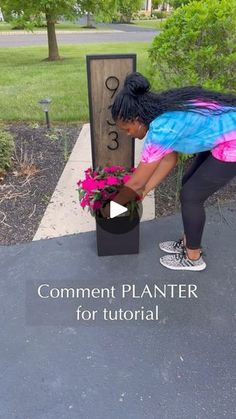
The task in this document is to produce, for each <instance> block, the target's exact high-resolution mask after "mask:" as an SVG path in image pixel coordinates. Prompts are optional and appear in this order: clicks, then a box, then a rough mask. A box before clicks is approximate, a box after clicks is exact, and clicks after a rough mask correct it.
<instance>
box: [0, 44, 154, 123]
mask: <svg viewBox="0 0 236 419" xmlns="http://www.w3.org/2000/svg"><path fill="white" fill-rule="evenodd" d="M148 47H149V43H147V42H137V43H131V44H129V43H115V44H86V45H73V46H71V45H61V46H60V54H61V56H62V57H64V59H63V60H62V61H56V62H47V61H43V59H44V58H46V57H47V47H46V46H45V47H37V46H34V47H20V48H1V49H0V62H1V72H0V109H1V112H0V119H1V120H2V121H42V120H43V118H44V115H43V112H42V110H41V109H40V107H39V105H38V101H39V100H40V99H42V98H44V97H50V98H51V99H52V104H51V107H50V117H51V119H52V121H64V122H66V121H67V122H69V121H81V122H82V121H88V118H89V117H88V100H87V95H88V93H87V75H86V59H85V57H86V54H116V53H136V54H137V63H138V71H140V72H141V73H143V74H147V67H148V66H147V63H148V57H147V48H148Z"/></svg>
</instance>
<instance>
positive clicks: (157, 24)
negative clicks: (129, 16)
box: [132, 19, 165, 29]
mask: <svg viewBox="0 0 236 419" xmlns="http://www.w3.org/2000/svg"><path fill="white" fill-rule="evenodd" d="M164 21H165V19H163V20H162V21H161V20H160V19H156V20H154V19H152V20H133V21H132V24H134V25H135V26H139V27H141V28H149V29H161V24H162V22H164Z"/></svg>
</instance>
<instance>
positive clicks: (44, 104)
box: [39, 98, 52, 129]
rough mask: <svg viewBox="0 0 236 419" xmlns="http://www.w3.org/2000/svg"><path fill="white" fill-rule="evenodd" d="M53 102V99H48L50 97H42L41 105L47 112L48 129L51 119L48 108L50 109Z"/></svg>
mask: <svg viewBox="0 0 236 419" xmlns="http://www.w3.org/2000/svg"><path fill="white" fill-rule="evenodd" d="M51 102H52V99H48V98H45V99H41V100H40V101H39V105H41V107H42V110H43V111H44V112H45V118H46V124H47V128H48V129H49V128H50V121H49V113H48V110H49V106H50V103H51Z"/></svg>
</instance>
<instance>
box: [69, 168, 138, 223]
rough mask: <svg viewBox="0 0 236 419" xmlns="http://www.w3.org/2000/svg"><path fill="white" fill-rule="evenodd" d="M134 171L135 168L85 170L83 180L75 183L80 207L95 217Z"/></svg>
mask: <svg viewBox="0 0 236 419" xmlns="http://www.w3.org/2000/svg"><path fill="white" fill-rule="evenodd" d="M134 171H135V168H132V169H126V168H125V167H123V166H110V167H104V168H103V169H96V170H93V169H91V168H88V169H87V170H85V179H84V180H79V181H78V182H77V185H78V187H79V188H78V192H79V200H80V205H81V207H82V208H85V207H88V209H89V211H90V213H91V215H92V216H95V215H96V214H97V213H98V212H99V210H100V208H102V207H103V206H104V205H105V204H106V203H108V202H109V201H111V200H112V199H113V198H114V197H115V195H116V194H117V193H118V192H119V189H120V188H121V187H122V186H123V185H124V184H125V183H126V182H128V180H129V179H130V177H131V175H132V173H133V172H134Z"/></svg>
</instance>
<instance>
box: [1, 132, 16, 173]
mask: <svg viewBox="0 0 236 419" xmlns="http://www.w3.org/2000/svg"><path fill="white" fill-rule="evenodd" d="M13 147H14V143H13V137H12V135H11V134H10V133H9V132H8V131H6V130H3V129H1V128H0V172H4V171H5V169H8V168H9V167H10V165H11V156H12V152H13Z"/></svg>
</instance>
